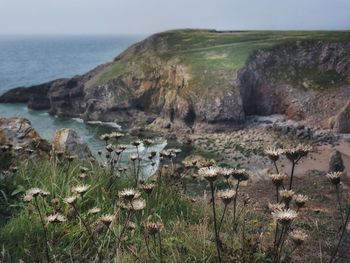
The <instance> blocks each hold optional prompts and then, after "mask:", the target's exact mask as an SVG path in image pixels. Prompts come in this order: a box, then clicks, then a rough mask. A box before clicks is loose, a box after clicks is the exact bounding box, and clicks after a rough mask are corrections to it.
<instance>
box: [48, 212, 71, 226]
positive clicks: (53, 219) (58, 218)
mask: <svg viewBox="0 0 350 263" xmlns="http://www.w3.org/2000/svg"><path fill="white" fill-rule="evenodd" d="M46 220H47V222H48V223H51V224H59V223H62V222H65V221H67V218H66V217H65V216H64V215H62V214H60V213H55V214H52V215H49V216H48V217H47V218H46Z"/></svg>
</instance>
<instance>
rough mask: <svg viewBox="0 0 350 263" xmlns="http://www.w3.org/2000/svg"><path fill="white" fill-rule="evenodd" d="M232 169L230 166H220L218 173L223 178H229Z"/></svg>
mask: <svg viewBox="0 0 350 263" xmlns="http://www.w3.org/2000/svg"><path fill="white" fill-rule="evenodd" d="M233 172H234V169H232V168H220V174H221V175H222V176H223V177H224V178H225V179H229V178H230V176H231V175H232V174H233Z"/></svg>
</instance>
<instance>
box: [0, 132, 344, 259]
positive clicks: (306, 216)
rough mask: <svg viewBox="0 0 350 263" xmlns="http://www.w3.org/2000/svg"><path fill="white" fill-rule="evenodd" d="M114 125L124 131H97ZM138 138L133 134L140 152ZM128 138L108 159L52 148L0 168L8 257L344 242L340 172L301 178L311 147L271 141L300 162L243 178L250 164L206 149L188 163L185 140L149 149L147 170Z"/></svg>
mask: <svg viewBox="0 0 350 263" xmlns="http://www.w3.org/2000/svg"><path fill="white" fill-rule="evenodd" d="M113 136H114V137H115V138H119V137H121V136H122V135H121V134H120V133H111V134H104V135H102V136H101V139H103V140H105V141H106V144H108V143H109V142H110V140H111V138H113ZM141 143H142V142H141V141H138V140H136V141H133V142H132V143H131V144H132V145H134V147H136V150H137V152H138V147H139V145H140V144H141ZM143 143H144V145H145V146H146V147H147V145H151V144H152V141H151V140H148V139H145V140H144V141H143ZM123 149H124V150H125V148H123V145H120V144H117V145H114V146H112V145H108V146H106V154H107V155H108V157H107V163H106V165H105V166H103V167H101V166H100V165H98V164H97V163H95V164H91V165H89V166H87V167H86V166H85V167H84V166H83V165H86V164H84V163H81V162H79V161H76V160H74V158H72V156H65V155H63V153H55V154H53V155H52V156H51V158H50V159H49V160H45V159H42V160H40V161H38V160H34V159H32V158H28V159H27V160H24V161H23V160H22V161H21V162H20V163H19V162H18V160H17V158H16V159H15V160H13V163H12V165H11V168H10V169H8V170H6V171H4V170H2V171H0V176H1V177H0V185H1V193H2V195H1V196H0V214H1V218H0V245H1V247H2V253H1V258H0V260H1V262H18V261H19V260H25V262H54V261H61V262H77V261H80V262H115V261H117V262H230V261H233V262H262V263H263V262H275V263H277V262H292V261H293V262H315V261H317V260H318V258H319V257H323V258H324V260H326V261H328V259H330V262H335V261H334V260H336V259H337V258H338V257H339V256H341V253H342V252H343V249H342V247H341V246H337V244H342V239H343V236H344V235H343V234H344V231H345V230H344V229H345V225H346V224H347V222H348V221H349V215H350V208H349V207H347V206H346V200H347V197H346V196H345V194H347V193H346V192H345V191H344V192H343V191H342V187H341V185H339V183H340V181H341V180H342V179H341V176H342V173H330V174H328V175H327V178H326V177H325V176H324V175H323V177H322V178H321V177H317V176H318V175H313V176H306V177H305V178H304V177H303V178H295V176H294V167H295V166H297V165H298V162H299V161H300V160H301V159H302V158H304V157H305V156H306V155H307V154H308V152H309V150H310V148H309V147H307V146H298V147H295V148H290V149H286V150H283V151H282V150H280V149H269V150H267V151H265V154H266V155H267V156H268V157H269V158H270V160H271V161H272V162H273V164H274V166H273V167H275V168H276V172H277V171H278V169H282V166H280V164H279V159H280V158H286V159H287V160H289V161H290V163H291V166H292V167H293V169H292V170H291V173H290V175H289V176H288V177H286V176H285V175H281V174H274V175H271V180H272V183H273V184H271V183H269V182H258V183H256V184H253V183H251V182H249V184H248V185H247V184H246V183H247V181H248V179H249V178H250V177H251V176H252V175H253V174H252V173H251V172H249V171H247V170H243V169H233V168H223V167H218V166H217V165H216V164H215V161H214V160H205V159H204V160H202V161H200V162H198V163H189V164H184V166H183V165H181V164H180V163H178V157H179V156H180V155H181V151H180V150H178V149H168V150H164V151H162V152H160V153H152V152H150V153H149V154H150V155H149V156H146V159H148V160H149V162H150V163H154V161H155V158H156V157H155V156H160V158H161V160H160V167H159V168H158V170H157V171H156V173H155V174H154V175H153V176H151V177H149V178H147V179H146V181H145V180H144V179H140V177H139V175H140V168H141V161H140V155H139V154H136V155H135V154H132V155H130V156H129V159H130V161H129V163H128V168H126V169H124V167H125V165H126V164H125V163H123V164H121V163H119V161H120V160H121V155H123V154H125V153H124V152H123V151H124V150H123ZM16 165H18V167H17V166H16ZM229 166H230V165H227V167H229ZM289 168H290V167H288V171H289ZM286 170H287V169H286ZM316 178H317V179H316ZM327 180H329V181H330V182H331V183H329V182H327ZM332 185H333V186H334V188H332ZM192 187H193V188H194V189H195V191H193V190H192V189H191V188H192ZM188 192H191V195H188V194H187V193H188ZM194 192H195V194H194ZM203 193H204V195H203ZM276 193H277V194H276ZM306 195H308V196H309V198H307V196H306ZM336 196H338V199H337V197H336ZM337 202H338V205H337ZM268 203H272V205H271V204H270V205H269V208H268V206H267V204H268ZM327 204H328V206H326V209H324V207H325V205H327ZM320 206H321V207H323V208H322V209H321V210H320V209H319V208H317V209H319V210H320V211H319V212H317V213H316V212H315V209H316V207H320ZM296 211H297V213H296ZM271 212H272V216H273V218H274V220H275V221H273V220H272V218H271ZM276 222H277V223H276ZM339 226H340V229H342V231H341V233H342V234H340V233H338V232H337V231H338V229H339ZM298 229H299V230H298ZM296 230H298V231H296ZM323 240H325V241H326V243H324V244H323V243H322V242H323ZM299 251H300V253H299ZM319 253H321V255H319Z"/></svg>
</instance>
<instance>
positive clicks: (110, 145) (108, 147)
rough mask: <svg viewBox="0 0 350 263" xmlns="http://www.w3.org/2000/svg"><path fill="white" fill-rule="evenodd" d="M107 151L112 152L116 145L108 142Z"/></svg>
mask: <svg viewBox="0 0 350 263" xmlns="http://www.w3.org/2000/svg"><path fill="white" fill-rule="evenodd" d="M105 149H106V151H107V152H109V153H111V152H113V151H114V146H113V145H112V144H108V145H107V146H106V147H105Z"/></svg>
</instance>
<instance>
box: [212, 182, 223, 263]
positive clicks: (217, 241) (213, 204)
mask: <svg viewBox="0 0 350 263" xmlns="http://www.w3.org/2000/svg"><path fill="white" fill-rule="evenodd" d="M210 190H211V199H212V200H211V201H212V208H213V219H214V231H215V241H216V250H217V253H218V262H220V263H221V255H220V243H219V242H220V240H219V233H218V228H217V225H216V211H215V195H214V184H213V182H210Z"/></svg>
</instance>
